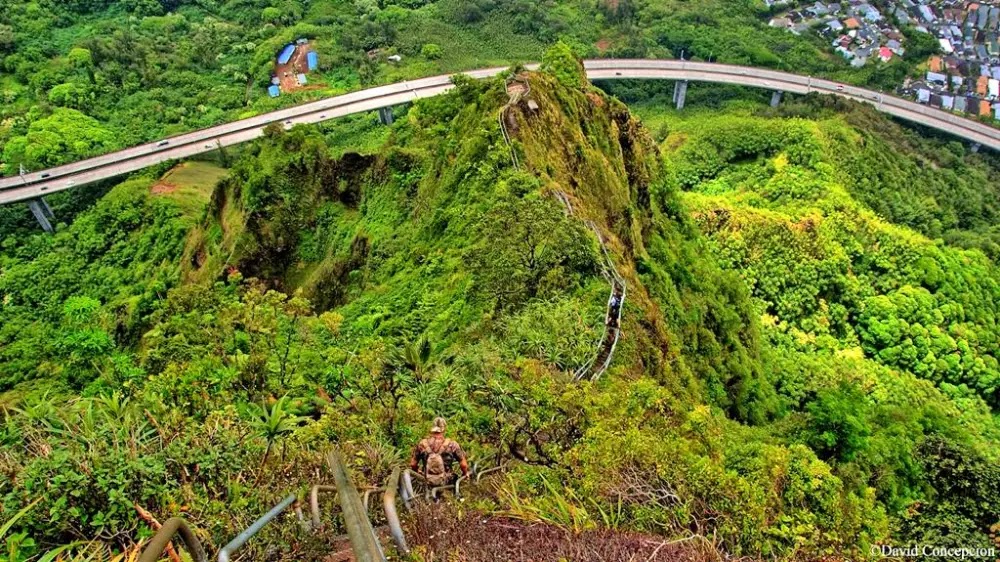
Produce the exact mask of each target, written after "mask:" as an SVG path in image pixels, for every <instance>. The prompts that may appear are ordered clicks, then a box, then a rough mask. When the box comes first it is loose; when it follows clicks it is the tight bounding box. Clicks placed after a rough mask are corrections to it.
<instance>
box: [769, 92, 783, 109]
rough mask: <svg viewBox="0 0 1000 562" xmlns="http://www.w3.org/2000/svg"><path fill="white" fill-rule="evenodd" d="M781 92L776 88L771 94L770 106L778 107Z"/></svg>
mask: <svg viewBox="0 0 1000 562" xmlns="http://www.w3.org/2000/svg"><path fill="white" fill-rule="evenodd" d="M781 94H782V92H781V90H777V91H775V92H774V93H772V94H771V107H778V104H780V103H781Z"/></svg>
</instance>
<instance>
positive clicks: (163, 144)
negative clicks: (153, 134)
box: [156, 141, 170, 148]
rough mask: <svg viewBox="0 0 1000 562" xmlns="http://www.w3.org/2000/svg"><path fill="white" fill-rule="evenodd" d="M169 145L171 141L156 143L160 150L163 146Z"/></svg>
mask: <svg viewBox="0 0 1000 562" xmlns="http://www.w3.org/2000/svg"><path fill="white" fill-rule="evenodd" d="M168 144H170V141H160V142H158V143H156V148H160V147H161V146H167V145H168Z"/></svg>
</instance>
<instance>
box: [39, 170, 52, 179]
mask: <svg viewBox="0 0 1000 562" xmlns="http://www.w3.org/2000/svg"><path fill="white" fill-rule="evenodd" d="M50 175H52V174H50V173H48V172H45V173H43V174H42V175H41V176H39V177H40V178H42V179H45V178H47V177H49V176H50Z"/></svg>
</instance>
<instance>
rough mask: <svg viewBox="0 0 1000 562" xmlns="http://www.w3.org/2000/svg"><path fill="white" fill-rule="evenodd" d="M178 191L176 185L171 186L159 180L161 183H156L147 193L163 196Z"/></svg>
mask: <svg viewBox="0 0 1000 562" xmlns="http://www.w3.org/2000/svg"><path fill="white" fill-rule="evenodd" d="M178 189H179V188H178V186H176V185H174V184H172V183H170V182H166V181H162V180H161V181H159V182H157V183H156V185H154V186H153V187H151V188H149V192H150V193H152V194H153V195H165V194H167V193H173V192H175V191H177V190H178Z"/></svg>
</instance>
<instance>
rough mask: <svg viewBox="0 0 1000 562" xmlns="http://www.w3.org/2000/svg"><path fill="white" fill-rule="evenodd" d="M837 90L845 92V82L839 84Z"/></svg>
mask: <svg viewBox="0 0 1000 562" xmlns="http://www.w3.org/2000/svg"><path fill="white" fill-rule="evenodd" d="M837 91H838V92H843V91H844V85H843V84H837Z"/></svg>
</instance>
